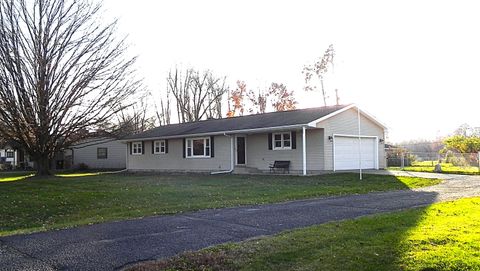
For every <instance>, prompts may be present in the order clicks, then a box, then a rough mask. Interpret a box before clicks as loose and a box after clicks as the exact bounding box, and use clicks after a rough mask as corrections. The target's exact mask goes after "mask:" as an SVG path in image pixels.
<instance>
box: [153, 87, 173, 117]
mask: <svg viewBox="0 0 480 271" xmlns="http://www.w3.org/2000/svg"><path fill="white" fill-rule="evenodd" d="M170 93H171V90H170V89H169V88H167V92H166V96H165V97H161V98H160V110H159V109H158V106H157V104H156V103H154V105H155V113H156V115H157V119H158V122H159V124H160V126H162V125H168V124H170V123H171V120H172V108H171V107H170V105H171V102H172V99H171V98H170Z"/></svg>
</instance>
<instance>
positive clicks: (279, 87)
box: [268, 83, 298, 111]
mask: <svg viewBox="0 0 480 271" xmlns="http://www.w3.org/2000/svg"><path fill="white" fill-rule="evenodd" d="M268 95H269V96H270V99H271V103H272V107H273V109H274V110H275V111H287V110H293V109H295V108H296V107H297V104H298V103H297V101H296V100H295V96H294V92H293V90H290V91H289V90H288V89H287V87H286V86H285V85H284V84H278V83H272V85H271V86H270V88H269V89H268Z"/></svg>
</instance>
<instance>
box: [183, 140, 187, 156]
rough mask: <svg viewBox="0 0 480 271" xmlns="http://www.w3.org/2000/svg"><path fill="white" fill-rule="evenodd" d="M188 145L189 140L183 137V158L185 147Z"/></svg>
mask: <svg viewBox="0 0 480 271" xmlns="http://www.w3.org/2000/svg"><path fill="white" fill-rule="evenodd" d="M186 145H187V142H186V139H185V138H184V139H183V158H185V152H186V151H185V149H186Z"/></svg>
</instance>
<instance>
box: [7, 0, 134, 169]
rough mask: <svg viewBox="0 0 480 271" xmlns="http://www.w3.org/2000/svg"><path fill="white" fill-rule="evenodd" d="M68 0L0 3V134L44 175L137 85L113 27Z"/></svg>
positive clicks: (95, 10)
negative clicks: (56, 157)
mask: <svg viewBox="0 0 480 271" xmlns="http://www.w3.org/2000/svg"><path fill="white" fill-rule="evenodd" d="M100 9H101V5H100V4H92V3H91V2H90V1H74V0H2V1H1V2H0V108H2V110H0V123H1V125H0V136H1V137H3V138H4V139H7V140H11V141H14V142H16V143H18V144H19V145H20V146H21V147H22V148H24V149H25V150H26V152H27V153H28V154H29V155H30V157H31V158H32V159H33V160H34V161H35V164H36V167H37V173H38V174H39V175H47V174H50V171H49V164H50V160H51V159H52V158H53V156H54V154H55V153H56V152H58V151H61V150H62V149H64V148H65V147H68V146H69V145H71V144H72V142H74V141H76V140H78V139H81V138H82V137H84V136H85V135H86V134H88V133H85V132H84V131H86V130H89V129H94V128H95V127H97V126H100V125H102V124H103V123H105V122H106V121H107V120H108V119H109V118H110V117H111V116H112V115H114V114H115V113H116V112H118V111H120V110H122V109H123V108H124V107H125V106H128V105H124V104H123V103H122V102H123V101H128V99H127V97H129V95H130V94H132V93H134V92H135V91H136V90H137V89H138V88H139V86H140V82H139V81H138V80H136V79H135V76H134V70H133V64H134V62H135V58H127V57H126V54H125V53H126V45H125V41H124V39H117V38H115V29H116V25H117V22H116V21H114V22H112V23H110V24H107V25H105V26H102V24H100V23H99V22H100V20H101V14H100Z"/></svg>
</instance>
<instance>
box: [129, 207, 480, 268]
mask: <svg viewBox="0 0 480 271" xmlns="http://www.w3.org/2000/svg"><path fill="white" fill-rule="evenodd" d="M128 270H129V271H150V270H158V271H159V270H184V271H186V270H211V271H218V270H222V271H228V270H265V271H268V270H272V271H276V270H323V271H329V270H331V271H336V270H345V271H349V270H352V271H361V270H379V271H381V270H385V271H395V270H399V271H400V270H402V271H407V270H411V271H451V270H458V271H460V270H462V271H463V270H465V271H466V270H480V198H471V199H461V200H458V201H453V202H445V203H438V204H434V205H432V206H429V207H425V208H419V209H413V210H407V211H401V212H396V213H390V214H382V215H375V216H368V217H363V218H359V219H354V220H348V221H344V222H332V223H327V224H323V225H318V226H313V227H309V228H304V229H298V230H293V231H286V232H284V233H281V234H278V235H275V236H273V237H263V238H257V239H252V240H248V241H245V242H241V243H234V244H224V245H220V246H216V247H213V248H208V249H204V250H201V251H198V252H188V253H185V254H183V255H180V256H176V257H173V258H171V259H167V260H163V261H157V262H145V263H141V264H138V265H137V266H134V267H132V268H128Z"/></svg>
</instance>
